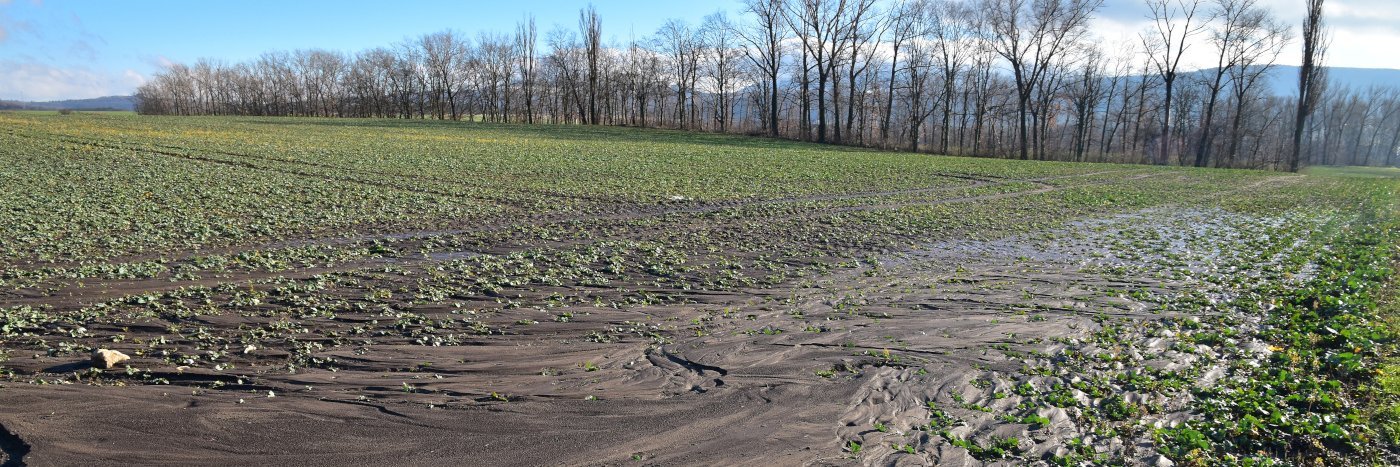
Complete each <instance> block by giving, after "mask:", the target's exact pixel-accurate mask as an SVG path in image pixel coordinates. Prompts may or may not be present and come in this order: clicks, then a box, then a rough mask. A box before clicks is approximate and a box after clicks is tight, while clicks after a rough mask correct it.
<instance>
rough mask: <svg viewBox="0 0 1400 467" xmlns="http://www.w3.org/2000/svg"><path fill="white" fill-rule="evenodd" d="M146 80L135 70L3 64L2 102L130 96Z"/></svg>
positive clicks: (0, 73)
mask: <svg viewBox="0 0 1400 467" xmlns="http://www.w3.org/2000/svg"><path fill="white" fill-rule="evenodd" d="M145 82H146V79H145V77H144V76H142V75H141V74H140V73H137V72H136V71H135V70H130V69H127V70H124V71H123V72H122V73H120V74H113V73H108V72H103V71H97V70H92V69H90V68H87V67H56V66H51V65H47V64H43V63H38V62H15V61H10V60H3V61H0V89H3V90H4V91H3V93H4V94H0V99H15V100H28V101H47V100H62V99H86V98H93V97H102V96H113V95H127V94H131V93H132V92H134V91H135V90H136V88H137V87H139V86H140V85H142V84H144V83H145Z"/></svg>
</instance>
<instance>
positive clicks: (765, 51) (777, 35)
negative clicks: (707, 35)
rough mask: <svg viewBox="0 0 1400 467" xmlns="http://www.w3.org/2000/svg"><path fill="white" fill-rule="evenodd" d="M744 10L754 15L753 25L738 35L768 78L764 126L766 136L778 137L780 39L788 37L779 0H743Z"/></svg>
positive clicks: (740, 29) (781, 4) (781, 57)
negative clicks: (766, 132)
mask: <svg viewBox="0 0 1400 467" xmlns="http://www.w3.org/2000/svg"><path fill="white" fill-rule="evenodd" d="M744 10H745V11H746V12H748V13H751V14H753V16H754V17H755V21H754V23H753V24H752V25H750V26H748V27H745V28H739V29H738V32H739V38H740V39H741V40H743V41H744V47H743V48H744V55H745V56H746V57H748V59H749V61H750V62H752V63H753V65H754V67H756V68H758V69H759V71H760V72H761V73H762V74H763V76H764V77H765V78H767V80H768V89H767V91H766V92H767V94H768V96H767V97H768V99H767V100H768V104H767V106H768V109H767V118H766V119H765V120H764V128H765V129H766V130H767V131H768V135H769V136H775V137H776V136H778V76H779V74H780V72H781V68H782V64H783V40H784V39H786V38H787V34H786V28H785V27H784V26H783V2H782V0H745V2H744Z"/></svg>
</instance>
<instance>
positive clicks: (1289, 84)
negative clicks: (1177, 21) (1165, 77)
mask: <svg viewBox="0 0 1400 467" xmlns="http://www.w3.org/2000/svg"><path fill="white" fill-rule="evenodd" d="M1213 70H1215V69H1214V68H1208V69H1205V70H1198V71H1195V72H1193V73H1188V74H1183V75H1182V76H1183V78H1190V77H1199V78H1201V79H1207V77H1208V75H1210V74H1212V71H1213ZM1327 79H1328V86H1329V87H1331V88H1338V87H1348V88H1351V89H1352V90H1353V91H1365V90H1367V89H1369V88H1371V87H1373V86H1378V87H1391V88H1397V89H1400V70H1393V69H1388V68H1346V67H1328V68H1327ZM1261 84H1264V85H1265V86H1267V89H1269V90H1270V92H1271V93H1272V94H1274V95H1276V96H1294V95H1297V94H1298V67H1296V66H1282V65H1281V66H1275V67H1273V68H1271V69H1270V70H1269V74H1268V76H1267V77H1266V78H1265V81H1264V82H1262V83H1261Z"/></svg>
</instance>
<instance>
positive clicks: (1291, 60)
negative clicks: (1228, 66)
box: [1091, 0, 1400, 69]
mask: <svg viewBox="0 0 1400 467" xmlns="http://www.w3.org/2000/svg"><path fill="white" fill-rule="evenodd" d="M1258 5H1259V6H1260V7H1262V8H1265V9H1268V10H1269V11H1271V12H1273V13H1274V15H1275V16H1276V17H1277V18H1279V20H1281V21H1283V22H1285V23H1286V24H1288V25H1290V26H1291V27H1292V28H1293V30H1294V37H1295V39H1294V42H1293V43H1292V44H1289V45H1288V46H1287V47H1286V48H1285V49H1284V50H1283V53H1282V54H1280V55H1279V58H1278V63H1279V64H1282V65H1297V64H1298V63H1299V62H1301V58H1302V57H1301V53H1302V52H1301V46H1300V44H1299V42H1298V41H1299V39H1298V38H1297V37H1298V36H1299V35H1300V31H1301V29H1302V24H1303V17H1304V14H1305V12H1304V9H1303V2H1301V1H1298V0H1259V2H1258ZM1323 8H1324V10H1323V16H1324V17H1323V21H1324V22H1325V24H1326V26H1327V28H1328V32H1329V34H1330V38H1331V47H1330V49H1329V50H1328V55H1327V58H1326V64H1327V65H1328V66H1337V67H1358V68H1396V69H1400V54H1395V53H1390V51H1394V50H1400V2H1397V1H1394V0H1329V1H1328V2H1327V3H1325V4H1324V6H1323ZM1123 10H1125V9H1123V8H1120V9H1119V10H1117V11H1112V12H1107V13H1110V14H1106V15H1100V16H1099V17H1097V18H1095V19H1094V22H1093V24H1092V26H1091V29H1092V30H1093V31H1094V33H1095V34H1097V35H1098V36H1099V37H1100V38H1101V39H1103V41H1102V44H1104V45H1105V46H1106V48H1108V49H1110V50H1114V49H1117V48H1118V46H1119V44H1122V43H1124V42H1128V43H1131V44H1133V45H1134V46H1137V47H1139V48H1140V47H1141V40H1140V39H1139V38H1138V34H1139V33H1140V32H1142V31H1144V30H1145V29H1147V28H1149V27H1151V26H1152V22H1151V21H1149V20H1148V19H1147V18H1145V17H1143V16H1135V15H1133V14H1130V12H1127V11H1123ZM1144 13H1145V11H1144ZM1206 38H1207V36H1206V35H1205V34H1202V35H1201V37H1199V39H1200V40H1197V41H1195V43H1194V44H1192V45H1191V46H1190V48H1189V49H1188V50H1187V55H1186V57H1185V59H1184V62H1183V64H1182V67H1183V68H1187V69H1196V68H1207V67H1211V66H1214V64H1213V63H1212V62H1211V60H1212V58H1213V57H1211V56H1212V55H1213V54H1214V51H1213V50H1212V47H1211V46H1210V44H1209V43H1207V42H1205V39H1206Z"/></svg>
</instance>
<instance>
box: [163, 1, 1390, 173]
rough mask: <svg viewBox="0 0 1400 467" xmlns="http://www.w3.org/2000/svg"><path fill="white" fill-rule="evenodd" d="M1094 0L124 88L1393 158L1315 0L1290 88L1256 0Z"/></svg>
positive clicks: (431, 41)
mask: <svg viewBox="0 0 1400 467" xmlns="http://www.w3.org/2000/svg"><path fill="white" fill-rule="evenodd" d="M1102 2H1103V0H745V1H744V3H743V6H744V8H743V11H742V14H741V15H740V16H739V17H737V18H731V17H730V16H728V15H727V14H725V13H723V12H717V13H715V14H712V15H709V16H706V17H704V18H703V19H702V20H700V21H699V23H698V24H692V23H691V22H688V21H686V20H682V19H672V20H669V21H667V22H666V23H664V24H663V25H662V26H661V27H660V28H659V29H658V30H657V31H655V32H654V33H652V34H651V35H650V36H647V37H642V38H636V39H631V40H628V41H625V42H619V41H611V42H606V43H605V40H604V38H603V25H604V22H603V20H602V18H601V17H600V16H599V14H598V13H597V11H596V9H594V8H593V7H592V6H589V7H587V8H584V9H582V10H581V11H580V12H579V20H578V24H577V26H576V27H574V26H573V25H569V26H563V25H557V26H555V27H554V28H552V29H551V30H550V31H548V32H546V33H545V34H544V37H543V42H542V43H541V37H540V34H539V31H538V29H537V28H536V25H535V21H534V19H533V17H528V16H527V17H526V18H524V19H523V20H522V21H520V22H519V23H518V24H517V25H516V27H515V28H514V30H513V31H506V32H500V31H483V32H479V33H477V34H476V35H475V36H470V35H468V34H465V33H462V32H458V31H453V30H447V31H441V32H436V33H431V34H425V35H422V36H420V37H417V38H413V39H406V40H404V41H402V42H399V43H396V44H392V45H386V46H384V47H377V48H373V49H370V50H364V51H359V52H356V53H342V52H337V51H330V50H321V49H312V50H296V51H289V52H268V53H265V54H263V55H261V56H260V57H258V58H257V59H255V60H251V61H247V62H242V63H234V64H229V63H225V62H222V61H219V60H216V59H201V60H198V61H197V62H195V63H194V64H192V65H188V64H174V65H171V66H169V67H168V68H166V69H165V70H163V71H162V72H160V73H158V74H157V75H155V76H154V77H153V78H152V79H151V80H150V81H148V82H147V83H146V84H145V85H143V86H141V87H140V88H139V89H138V91H137V93H136V95H137V97H138V105H137V110H138V112H140V113H143V114H159V115H254V116H308V117H380V118H403V119H414V118H416V119H427V118H431V119H451V120H468V121H473V122H520V123H527V124H531V123H548V124H586V125H626V126H645V127H661V128H676V129H685V130H695V131H714V132H727V133H743V134H753V135H767V136H771V137H781V138H790V139H799V140H806V141H815V142H821V143H833V144H845V145H856V146H867V147H877V148H886V149H898V150H905V151H926V152H935V153H942V154H953V155H974V156H988V157H1015V158H1021V159H1038V160H1066V161H1103V162H1136V163H1154V164H1172V165H1195V166H1201V167H1206V166H1213V167H1247V168H1275V169H1292V170H1296V169H1297V167H1298V166H1299V165H1300V164H1301V165H1307V164H1356V165H1395V164H1396V162H1397V161H1396V159H1397V156H1400V154H1397V151H1398V150H1400V92H1397V91H1396V90H1395V89H1346V88H1341V87H1333V88H1329V87H1327V86H1326V79H1325V68H1323V67H1321V62H1322V59H1323V57H1324V53H1325V45H1326V41H1325V37H1324V36H1325V30H1324V29H1322V25H1321V3H1322V2H1321V0H1308V2H1309V5H1310V12H1309V16H1308V22H1306V23H1305V24H1304V27H1303V36H1304V37H1303V45H1304V47H1303V48H1304V50H1305V54H1304V55H1305V57H1304V58H1305V60H1304V67H1302V73H1301V76H1300V79H1299V84H1300V86H1299V89H1300V91H1299V95H1298V96H1279V95H1274V94H1273V93H1272V90H1271V89H1270V87H1269V86H1268V82H1267V80H1268V77H1269V75H1270V72H1271V70H1273V69H1274V67H1275V63H1276V62H1277V61H1278V59H1279V57H1280V56H1281V55H1282V54H1283V53H1284V52H1285V50H1286V49H1288V47H1289V45H1290V44H1293V43H1294V39H1295V37H1294V33H1293V27H1292V26H1291V25H1288V24H1284V23H1282V22H1280V21H1279V20H1278V19H1277V17H1276V16H1275V15H1274V14H1273V13H1272V12H1271V11H1269V10H1268V9H1267V8H1265V7H1264V6H1262V5H1260V4H1259V2H1258V0H1145V2H1144V3H1145V6H1146V8H1145V9H1146V10H1147V12H1148V13H1147V17H1148V18H1150V19H1151V20H1152V23H1151V24H1152V25H1151V26H1150V27H1149V28H1148V29H1147V30H1144V31H1143V32H1142V33H1141V34H1139V36H1138V37H1137V40H1135V41H1133V42H1130V43H1122V44H1109V43H1105V42H1104V41H1102V40H1101V39H1100V38H1098V37H1096V36H1095V35H1093V34H1092V32H1091V31H1090V30H1089V25H1090V21H1091V19H1092V18H1093V17H1094V15H1095V14H1096V12H1097V11H1098V9H1099V8H1100V7H1101V6H1102ZM1314 4H1315V7H1316V8H1313V6H1314ZM1187 60H1190V61H1189V62H1188V61H1187ZM1203 61H1208V62H1209V63H1210V65H1211V67H1210V68H1208V69H1205V70H1200V71H1196V72H1187V71H1185V70H1183V68H1182V64H1183V63H1193V62H1197V63H1198V62H1203Z"/></svg>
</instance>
